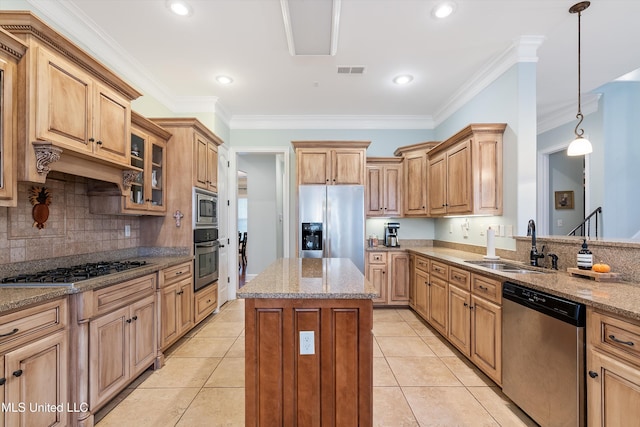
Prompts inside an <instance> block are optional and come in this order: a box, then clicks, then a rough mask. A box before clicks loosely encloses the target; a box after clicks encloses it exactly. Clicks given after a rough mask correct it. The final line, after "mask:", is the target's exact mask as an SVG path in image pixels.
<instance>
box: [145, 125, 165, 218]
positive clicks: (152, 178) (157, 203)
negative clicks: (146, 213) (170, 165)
mask: <svg viewBox="0 0 640 427" xmlns="http://www.w3.org/2000/svg"><path fill="white" fill-rule="evenodd" d="M148 146H149V155H148V163H147V167H146V170H145V171H146V180H145V185H146V186H147V188H148V190H147V194H150V195H151V197H150V200H149V202H150V203H148V205H147V207H148V209H149V210H154V211H161V212H166V210H167V208H166V191H165V188H166V184H167V181H166V179H165V166H164V165H165V164H166V160H167V144H166V143H165V142H164V141H162V140H160V139H159V138H156V137H154V136H150V137H149V144H148Z"/></svg>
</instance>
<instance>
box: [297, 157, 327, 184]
mask: <svg viewBox="0 0 640 427" xmlns="http://www.w3.org/2000/svg"><path fill="white" fill-rule="evenodd" d="M296 160H297V162H298V167H297V171H298V184H299V185H305V184H320V185H326V184H329V173H330V172H329V170H330V167H331V155H330V153H329V152H328V151H327V150H323V149H317V150H298V155H297V159H296Z"/></svg>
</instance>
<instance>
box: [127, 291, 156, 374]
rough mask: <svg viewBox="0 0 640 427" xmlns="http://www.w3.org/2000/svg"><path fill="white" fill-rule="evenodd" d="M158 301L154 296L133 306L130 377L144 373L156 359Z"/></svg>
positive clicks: (131, 314)
mask: <svg viewBox="0 0 640 427" xmlns="http://www.w3.org/2000/svg"><path fill="white" fill-rule="evenodd" d="M155 315H156V301H155V298H154V296H153V295H150V296H148V297H146V298H143V299H141V300H140V301H137V302H135V303H133V304H132V305H131V312H130V316H131V317H130V318H129V319H128V320H130V321H128V326H129V328H130V332H129V337H130V344H129V349H130V353H129V357H130V359H129V360H130V363H131V370H130V377H134V376H135V375H137V374H138V373H140V372H142V371H144V370H145V369H146V368H147V367H148V366H149V365H151V364H152V363H153V361H154V359H155V358H156V351H157V341H156V316H155Z"/></svg>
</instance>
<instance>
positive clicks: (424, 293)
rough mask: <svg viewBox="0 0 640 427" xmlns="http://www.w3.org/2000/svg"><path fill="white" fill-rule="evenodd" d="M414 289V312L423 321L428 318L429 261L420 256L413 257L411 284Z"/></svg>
mask: <svg viewBox="0 0 640 427" xmlns="http://www.w3.org/2000/svg"><path fill="white" fill-rule="evenodd" d="M412 286H413V287H415V306H414V310H415V311H416V312H417V313H418V314H419V315H420V316H421V317H422V318H423V319H425V320H427V319H428V318H429V314H428V311H427V307H428V299H427V298H428V295H429V292H428V288H429V259H428V258H424V257H421V256H415V258H414V267H413V283H412Z"/></svg>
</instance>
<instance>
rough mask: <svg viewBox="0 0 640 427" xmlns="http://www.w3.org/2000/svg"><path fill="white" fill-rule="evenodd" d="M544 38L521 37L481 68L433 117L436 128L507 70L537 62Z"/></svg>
mask: <svg viewBox="0 0 640 427" xmlns="http://www.w3.org/2000/svg"><path fill="white" fill-rule="evenodd" d="M543 41H544V36H521V37H518V38H516V39H514V41H513V43H512V44H511V46H509V47H508V48H507V50H505V51H504V52H502V53H501V54H499V55H498V56H496V57H495V58H494V59H493V60H492V61H490V62H488V63H487V64H486V65H485V66H484V67H483V68H481V69H480V70H479V71H478V72H477V73H476V74H475V75H474V76H473V77H472V78H471V79H469V81H467V83H465V84H463V85H462V86H461V87H460V89H458V91H457V92H456V93H454V94H453V96H452V97H451V98H449V100H447V101H446V102H445V103H444V105H443V107H442V108H441V109H440V110H439V111H438V112H437V113H436V115H435V124H436V126H437V125H439V124H440V123H442V122H444V121H445V120H446V119H447V118H449V116H451V115H452V114H453V113H455V112H456V111H458V110H459V109H460V108H461V107H462V106H464V105H465V104H466V103H467V102H469V101H471V99H473V98H474V97H475V96H476V95H478V94H479V93H480V92H481V91H482V90H483V89H485V88H486V87H487V86H489V85H490V84H491V83H492V82H494V81H495V80H496V79H497V78H498V77H500V76H501V75H502V74H504V72H506V71H507V70H508V69H509V68H511V67H512V66H514V65H515V64H517V63H519V62H538V55H537V51H538V48H539V47H540V45H541V44H542V42H543Z"/></svg>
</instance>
